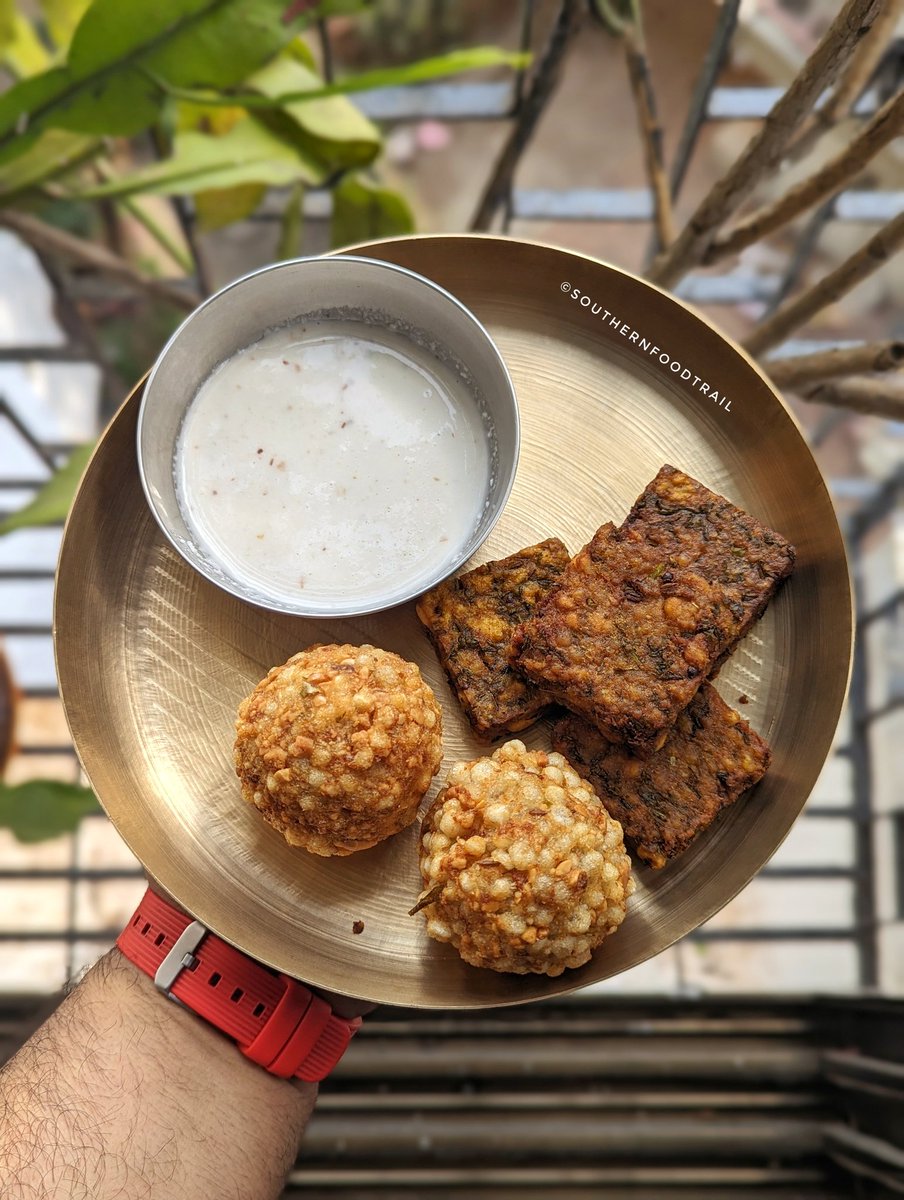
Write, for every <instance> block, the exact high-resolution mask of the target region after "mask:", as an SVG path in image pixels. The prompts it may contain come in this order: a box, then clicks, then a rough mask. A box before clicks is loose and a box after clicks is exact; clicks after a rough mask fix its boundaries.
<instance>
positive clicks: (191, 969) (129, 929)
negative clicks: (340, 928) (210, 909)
mask: <svg viewBox="0 0 904 1200" xmlns="http://www.w3.org/2000/svg"><path fill="white" fill-rule="evenodd" d="M116 944H117V946H118V947H119V949H120V950H121V951H122V953H123V954H124V955H125V956H126V958H128V959H129V960H130V961H131V962H133V963H134V964H135V966H136V967H138V969H139V970H141V971H144V973H145V974H146V975H149V976H150V977H151V979H153V981H154V983H155V984H156V985H157V987H158V988H160V990H161V991H162V992H164V993H165V995H167V996H168V997H169V998H170V999H171V1000H175V1001H177V1002H178V1003H179V1004H181V1005H183V1006H184V1007H185V1008H188V1009H190V1010H191V1011H192V1012H194V1013H196V1014H197V1015H198V1016H199V1017H202V1018H203V1019H204V1020H205V1021H207V1022H208V1023H209V1024H211V1025H213V1026H214V1028H216V1029H218V1030H220V1032H221V1033H224V1034H225V1035H226V1036H227V1037H228V1038H231V1039H232V1041H234V1042H235V1043H236V1045H237V1046H238V1048H239V1050H241V1052H242V1054H244V1055H245V1057H246V1058H250V1059H251V1061H252V1062H256V1063H258V1064H259V1065H260V1066H262V1067H264V1069H265V1070H267V1071H269V1072H270V1073H271V1074H272V1075H278V1076H280V1077H281V1078H282V1079H291V1078H292V1077H293V1076H294V1077H296V1078H298V1079H304V1080H306V1081H307V1082H309V1083H316V1082H317V1081H318V1080H321V1079H325V1078H326V1076H327V1075H328V1074H329V1073H330V1071H331V1070H332V1069H333V1067H335V1065H336V1063H337V1062H338V1061H339V1059H340V1058H341V1057H342V1055H343V1054H344V1053H345V1050H346V1048H347V1047H348V1044H349V1042H350V1041H351V1039H352V1036H353V1035H354V1034H355V1033H356V1032H357V1030H358V1029H359V1028H360V1026H361V1018H360V1017H354V1018H352V1019H350V1020H349V1019H346V1018H345V1017H340V1016H339V1015H338V1014H337V1013H334V1012H333V1010H332V1008H331V1007H330V1005H329V1004H328V1003H327V1001H326V1000H324V999H323V997H322V996H316V995H315V994H314V993H313V992H312V991H310V990H309V989H308V988H307V987H305V985H304V984H303V983H299V982H298V980H297V979H292V978H290V977H289V976H288V975H281V974H279V973H278V972H276V971H271V970H270V968H269V967H265V966H264V965H263V963H259V962H255V960H254V959H253V958H249V957H248V955H247V954H243V953H242V951H241V950H237V949H236V948H235V947H234V946H230V945H229V943H228V942H224V941H223V940H222V938H219V937H217V935H216V934H215V933H211V932H210V930H209V929H207V928H206V927H205V926H204V925H202V924H201V923H200V921H194V920H192V918H191V917H190V916H188V915H187V914H186V913H184V912H182V911H181V910H180V909H178V908H176V907H175V906H174V905H172V904H170V903H169V901H167V900H164V898H163V897H162V896H159V895H157V893H156V892H153V891H151V889H150V888H149V889H148V890H147V891H146V892H145V894H144V897H143V898H142V901H141V903H140V904H139V905H138V908H137V909H136V910H135V914H134V916H133V917H132V918H131V920H130V921H129V923H128V925H127V926H126V927H125V929H124V930H123V931H122V933H121V934H120V936H119V938H118V939H117V942H116Z"/></svg>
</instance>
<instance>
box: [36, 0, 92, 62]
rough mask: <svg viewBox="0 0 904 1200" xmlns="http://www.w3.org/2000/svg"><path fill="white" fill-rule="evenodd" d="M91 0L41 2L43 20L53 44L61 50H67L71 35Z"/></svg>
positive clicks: (44, 0)
mask: <svg viewBox="0 0 904 1200" xmlns="http://www.w3.org/2000/svg"><path fill="white" fill-rule="evenodd" d="M90 3H91V0H41V9H42V11H43V13H44V20H45V21H46V22H47V28H48V30H49V31H50V36H51V37H52V38H53V43H54V45H55V46H58V47H59V49H61V50H63V49H66V48H68V46H69V43H70V41H71V40H72V35H73V34H74V33H75V30H76V28H77V26H78V23H79V21H80V20H81V19H82V17H83V16H84V14H85V9H86V8H87V7H88V5H89V4H90Z"/></svg>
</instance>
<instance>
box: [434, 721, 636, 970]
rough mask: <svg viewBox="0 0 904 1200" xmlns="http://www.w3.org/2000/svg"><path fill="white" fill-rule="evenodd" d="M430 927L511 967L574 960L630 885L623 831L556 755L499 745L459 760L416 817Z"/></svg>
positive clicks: (619, 907) (616, 912)
mask: <svg viewBox="0 0 904 1200" xmlns="http://www.w3.org/2000/svg"><path fill="white" fill-rule="evenodd" d="M420 862H421V875H422V876H423V880H424V892H423V893H422V894H421V899H420V901H419V903H418V906H417V907H418V908H423V909H424V911H425V914H426V917H427V932H428V933H429V934H430V936H431V937H433V938H436V940H437V941H439V942H451V943H452V945H453V946H455V948H456V949H457V950H458V952H459V954H460V955H461V956H462V958H463V959H464V960H465V962H468V963H471V965H472V966H475V967H489V968H490V969H491V970H493V971H512V972H514V973H515V974H518V975H526V974H530V973H533V974H537V975H561V974H562V972H563V971H564V970H565V968H566V967H579V966H581V965H582V964H583V963H585V962H586V961H587V960H588V959H589V958H590V954H591V952H592V951H593V950H594V949H595V948H596V947H597V946H598V945H599V944H600V942H602V941H603V939H604V938H605V937H607V936H608V935H609V934H610V933H613V932H614V931H615V930H616V929H617V928H618V926H619V925H620V924H621V923H622V921H623V920H624V918H625V912H626V909H627V903H628V897H629V896H630V895H631V893H632V892H633V891H634V879H633V877H632V875H631V860H630V859H629V858H628V855H627V854H626V853H625V846H624V842H623V841H622V831H621V827H620V826H619V824H618V822H617V821H614V820H613V819H612V818H611V817H610V816H609V815H608V813H607V812H606V810H605V808H604V807H603V806H602V804H600V802H599V800H597V798H596V796H595V795H594V794H593V790H592V788H590V787H589V786H588V784H586V783H585V782H584V781H583V780H582V779H581V778H580V777H579V776H578V775H577V774H576V773H575V771H573V770H572V769H571V767H569V765H568V763H567V762H565V760H564V759H563V758H562V757H561V756H560V755H558V754H545V753H543V752H542V751H539V750H534V751H528V750H526V749H525V747H524V743H523V742H519V741H511V742H506V743H505V745H503V746H500V747H499V749H498V750H496V751H495V753H494V754H493V755H492V757H490V758H478V759H476V760H474V761H473V762H463V763H456V764H455V766H454V767H453V768H452V770H451V771H450V772H449V778H448V781H447V783H446V786H445V788H444V789H443V791H442V792H440V794H439V796H437V798H436V800H435V801H434V802H433V805H432V806H431V808H430V810H429V811H428V813H427V815H426V817H425V818H424V822H423V825H422V827H421V859H420Z"/></svg>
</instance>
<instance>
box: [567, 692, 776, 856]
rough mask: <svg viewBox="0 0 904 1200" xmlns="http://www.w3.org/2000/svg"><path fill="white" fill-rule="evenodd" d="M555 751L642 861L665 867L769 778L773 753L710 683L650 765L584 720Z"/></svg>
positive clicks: (570, 727)
mask: <svg viewBox="0 0 904 1200" xmlns="http://www.w3.org/2000/svg"><path fill="white" fill-rule="evenodd" d="M552 741H553V745H554V746H555V748H556V750H558V752H559V753H560V754H562V755H564V756H565V758H567V759H568V761H569V762H570V763H571V765H572V766H573V767H574V768H575V770H576V771H577V772H578V773H579V774H581V775H583V776H584V778H585V779H586V780H587V781H588V782H589V783H592V784H593V786H594V788H595V789H596V792H597V795H598V796H599V798H600V799H601V800H602V802H603V804H604V805H605V807H606V809H607V810H608V811H609V812H610V813H611V815H612V816H613V817H615V819H616V820H617V821H620V822H621V824H622V828H623V829H624V833H625V840H626V841H627V842H628V843H629V844H633V846H634V850H635V853H636V854H637V855H638V857H639V858H643V859H646V861H647V862H648V863H650V864H651V866H654V867H664V866H665V864H666V862H667V861H668V860H669V859H670V858H674V857H675V855H676V854H680V853H681V851H682V850H685V849H687V847H688V846H689V845H690V843H691V842H692V841H693V839H694V838H695V837H696V836H697V834H699V833H701V832H702V831H703V830H704V829H706V827H707V826H708V825H709V824H711V822H712V821H713V820H714V819H715V817H716V814H717V813H718V812H719V811H720V809H723V808H725V807H726V805H728V804H733V803H734V801H735V800H737V798H738V797H739V796H740V795H741V793H742V792H745V791H747V789H748V788H751V787H753V785H754V784H755V783H757V782H759V780H760V779H762V777H763V776H764V775H765V773H766V770H767V768H768V766H769V762H770V759H771V757H772V755H771V752H770V750H769V747H768V746H767V745H766V743H765V742H764V741H763V739H762V738H761V737H760V736H759V734H757V733H755V732H754V731H753V730H752V729H751V728H750V726H749V725H748V724H747V722H746V721H745V720H744V719H743V717H741V715H740V714H739V713H736V712H735V711H734V709H731V708H729V707H728V705H727V704H726V703H725V701H724V700H723V699H722V697H721V696H720V695H719V693H718V692H717V691H716V689H715V688H714V687H713V686H712V685H711V684H709V683H704V684H703V686H702V687H701V688H700V690H699V691H698V692H697V694H696V696H695V697H694V699H693V700H692V701H691V703H690V704H689V705H688V707H687V708H686V709H685V710H684V712H683V713H681V715H680V716H679V717H678V720H677V721H676V722H675V724H674V726H673V727H672V731H671V733H670V734H669V737H668V739H667V741H666V743H665V745H664V746H663V747H662V749H661V750H658V751H657V752H656V753H655V754H653V755H652V756H651V757H650V758H646V759H641V758H635V757H634V756H633V755H631V754H629V753H628V752H627V751H626V750H625V749H624V748H623V747H621V746H615V745H613V744H612V743H611V742H607V741H606V739H605V738H604V737H603V736H602V735H601V734H600V732H599V731H598V730H597V729H595V728H594V727H593V726H592V725H590V724H589V723H588V722H587V721H585V720H583V719H582V718H581V717H575V716H566V717H563V718H562V719H561V720H560V721H557V722H556V724H555V725H554V726H553V731H552Z"/></svg>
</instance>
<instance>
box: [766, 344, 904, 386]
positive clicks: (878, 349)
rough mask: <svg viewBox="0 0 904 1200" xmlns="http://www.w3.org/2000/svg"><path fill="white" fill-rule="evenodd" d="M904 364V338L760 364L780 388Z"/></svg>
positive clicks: (890, 368)
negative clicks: (900, 340) (903, 340)
mask: <svg viewBox="0 0 904 1200" xmlns="http://www.w3.org/2000/svg"><path fill="white" fill-rule="evenodd" d="M902 364H904V342H866V343H864V345H862V346H841V347H837V348H836V349H832V350H820V351H818V352H817V353H815V354H795V355H793V356H792V357H789V358H777V359H774V360H772V361H771V362H770V361H767V362H761V363H760V366H761V367H762V368H763V370H764V371H766V373H767V374H768V375H769V378H770V379H771V380H772V382H773V383H774V384H775V386H776V387H780V388H798V387H802V386H803V385H804V384H812V383H818V382H820V381H822V380H824V379H833V378H837V377H838V376H843V375H856V374H859V373H860V372H862V371H897V370H898V368H899V367H900V366H901V365H902Z"/></svg>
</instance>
